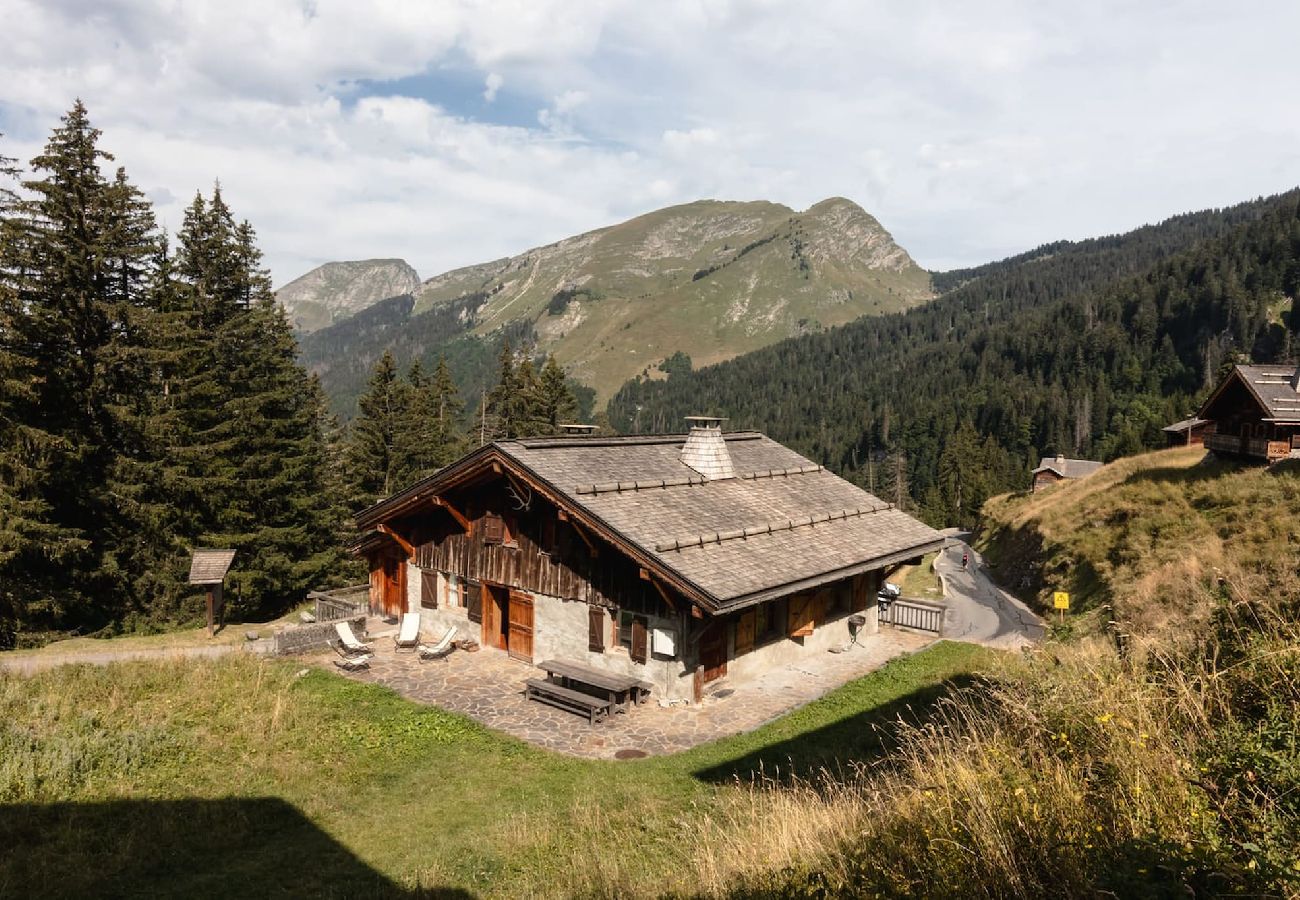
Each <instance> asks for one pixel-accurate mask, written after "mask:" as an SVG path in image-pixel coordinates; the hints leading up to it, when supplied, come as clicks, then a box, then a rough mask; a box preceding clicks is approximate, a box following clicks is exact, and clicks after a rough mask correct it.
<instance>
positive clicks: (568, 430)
mask: <svg viewBox="0 0 1300 900" xmlns="http://www.w3.org/2000/svg"><path fill="white" fill-rule="evenodd" d="M599 427H600V426H598V425H579V424H578V423H577V422H561V423H560V434H577V435H590V434H595V433H596V429H597V428H599Z"/></svg>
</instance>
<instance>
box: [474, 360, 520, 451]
mask: <svg viewBox="0 0 1300 900" xmlns="http://www.w3.org/2000/svg"><path fill="white" fill-rule="evenodd" d="M497 360H498V368H497V383H496V385H495V386H494V387H493V388H492V390H491V391H489V392H488V394H487V396H486V397H485V398H484V401H483V409H482V410H481V413H482V419H483V421H482V423H481V427H480V432H481V434H480V438H481V439H482V440H488V441H492V440H496V439H497V438H510V437H515V436H516V434H517V433H518V428H519V425H520V422H519V419H520V416H519V405H520V404H519V399H520V397H519V379H518V376H517V375H516V372H515V353H514V349H513V348H512V347H511V346H510V341H509V340H508V339H507V340H506V341H504V342H503V343H502V344H501V353H500V355H499V356H498V357H497Z"/></svg>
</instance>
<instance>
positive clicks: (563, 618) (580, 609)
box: [533, 595, 694, 700]
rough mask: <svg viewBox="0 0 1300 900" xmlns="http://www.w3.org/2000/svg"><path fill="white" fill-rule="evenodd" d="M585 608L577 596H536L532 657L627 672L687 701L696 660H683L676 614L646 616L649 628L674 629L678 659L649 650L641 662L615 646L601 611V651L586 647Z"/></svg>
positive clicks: (607, 619)
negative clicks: (603, 623)
mask: <svg viewBox="0 0 1300 900" xmlns="http://www.w3.org/2000/svg"><path fill="white" fill-rule="evenodd" d="M588 610H589V607H588V606H587V604H586V603H583V602H581V601H578V600H562V599H560V598H558V597H546V596H538V595H534V598H533V659H534V660H536V661H538V662H540V661H542V660H544V659H567V660H572V661H573V662H576V663H581V664H583V665H585V666H591V667H592V668H593V669H600V670H602V671H606V672H617V673H618V674H620V675H631V676H634V677H636V678H637V679H638V680H639V681H648V682H650V683H651V684H653V685H654V686H655V689H654V691H653V692H652V693H653V695H654V696H655V697H666V698H669V699H679V698H680V699H687V700H689V699H691V697H692V696H693V690H694V687H693V686H694V662H693V661H690V662H689V665H688V660H687V658H686V643H685V641H684V640H683V634H684V629H683V628H682V624H683V623H682V621H681V619H678V618H672V619H668V618H663V617H659V616H646V617H645V618H646V620H647V623H648V628H649V629H650V631H651V632H653V630H654V629H656V628H663V629H668V630H670V631H673V632H675V633H676V649H677V655H676V657H667V656H662V655H657V654H654V653H651V654H650V655H649V656H648V658H647V659H646V661H645V663H644V664H643V663H637V662H633V660H632V657H631V656H630V655H629V654H628V651H627V650H626V649H625V648H623V647H620V646H618V645H617V641H616V639H615V634H614V629H613V625H612V622H611V619H612V617H611V616H610V615H609V613H608V611H607V612H606V614H605V651H604V652H603V653H595V652H593V651H591V650H590V649H589V644H588V631H589V619H588V615H589V612H588Z"/></svg>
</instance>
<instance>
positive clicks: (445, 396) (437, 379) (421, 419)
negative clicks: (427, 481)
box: [394, 358, 463, 489]
mask: <svg viewBox="0 0 1300 900" xmlns="http://www.w3.org/2000/svg"><path fill="white" fill-rule="evenodd" d="M405 396H406V399H405V403H404V405H403V410H402V420H401V422H400V423H399V425H398V431H397V433H396V434H395V436H394V455H395V457H396V459H395V462H394V470H395V473H396V474H395V478H394V481H395V484H396V486H397V488H396V489H400V488H402V487H405V486H406V485H409V484H412V483H414V482H415V481H418V480H419V479H421V478H424V477H426V476H428V475H431V474H433V473H434V472H435V471H437V470H438V469H440V468H441V467H443V466H445V465H447V464H448V463H449V462H451V461H452V460H454V459H455V458H456V457H457V456H459V455H460V454H461V452H462V451H463V439H462V438H461V435H460V431H459V427H458V416H459V413H460V400H459V397H458V395H457V390H456V383H455V381H453V380H452V377H451V372H449V371H448V369H447V363H446V361H445V360H444V359H442V358H439V360H438V368H437V369H435V370H434V374H433V377H432V378H430V377H429V376H427V375H425V374H424V369H423V367H422V366H421V365H420V361H419V360H418V359H417V360H415V361H414V362H413V363H411V367H410V369H409V370H408V372H407V376H406V385H405Z"/></svg>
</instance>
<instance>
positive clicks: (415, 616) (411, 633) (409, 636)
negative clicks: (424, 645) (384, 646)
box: [393, 612, 420, 650]
mask: <svg viewBox="0 0 1300 900" xmlns="http://www.w3.org/2000/svg"><path fill="white" fill-rule="evenodd" d="M393 643H394V644H396V645H397V649H398V650H414V649H415V645H416V644H418V643H420V614H419V613H418V612H413V613H403V614H402V627H401V629H400V630H399V631H398V633H397V636H396V637H394V638H393Z"/></svg>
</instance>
